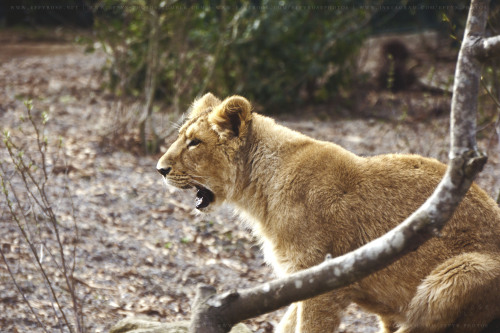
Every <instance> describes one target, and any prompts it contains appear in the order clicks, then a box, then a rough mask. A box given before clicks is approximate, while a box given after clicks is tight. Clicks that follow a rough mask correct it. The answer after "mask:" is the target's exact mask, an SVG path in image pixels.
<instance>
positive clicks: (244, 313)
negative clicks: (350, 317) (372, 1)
mask: <svg viewBox="0 0 500 333" xmlns="http://www.w3.org/2000/svg"><path fill="white" fill-rule="evenodd" d="M487 9H488V1H487V0H473V1H472V4H471V7H470V11H469V16H468V19H467V26H466V31H465V34H464V40H463V43H462V47H461V49H460V53H459V56H458V62H457V67H456V72H455V83H454V88H453V91H454V93H453V98H452V106H451V108H452V110H451V147H450V162H449V164H448V169H447V171H446V174H445V176H444V178H443V180H442V181H441V182H440V184H439V185H438V187H437V189H436V190H435V192H434V193H433V194H432V195H431V197H430V198H429V199H428V200H427V201H426V202H425V203H424V204H423V205H422V206H421V207H420V208H419V209H418V210H417V211H416V212H414V213H413V214H412V215H411V216H410V217H408V218H407V219H406V220H405V221H404V222H403V223H401V224H400V225H399V226H397V227H396V228H394V229H393V230H391V231H389V232H388V233H387V234H385V235H384V236H382V237H380V238H378V239H375V240H373V241H372V242H370V243H368V244H366V245H364V246H362V247H361V248H359V249H357V250H355V251H353V252H350V253H348V254H345V255H343V256H340V257H337V258H335V259H328V260H326V261H325V262H323V263H322V264H320V265H318V266H314V267H311V268H309V269H306V270H304V271H300V272H298V273H295V274H292V275H290V276H287V277H285V278H282V279H277V280H273V281H271V282H268V283H265V284H262V285H260V286H257V287H254V288H251V289H246V290H241V291H229V292H226V293H224V294H221V295H217V294H215V289H214V288H213V287H208V286H201V287H200V289H199V290H198V294H197V297H196V299H195V302H194V307H193V315H192V319H191V325H190V332H197V333H225V332H229V330H230V329H231V327H232V326H233V325H234V324H236V323H238V322H239V321H242V320H244V319H248V318H252V317H255V316H257V315H260V314H263V313H267V312H270V311H273V310H276V309H278V308H280V307H282V306H285V305H287V304H290V303H293V302H297V301H301V300H305V299H308V298H311V297H314V296H317V295H320V294H322V293H326V292H328V291H331V290H334V289H337V288H340V287H344V286H347V285H349V284H351V283H353V282H355V281H358V280H360V279H362V278H364V277H366V276H368V275H369V274H371V273H373V272H376V271H377V270H380V269H382V268H384V267H386V266H388V265H389V264H391V263H392V262H394V261H396V260H397V259H399V258H400V257H402V256H403V255H405V254H407V253H409V252H412V251H414V250H416V249H417V248H418V247H419V246H420V245H422V244H423V243H425V242H426V241H427V240H429V239H430V238H432V237H433V236H435V235H438V234H439V232H440V230H441V229H442V228H443V227H444V225H445V224H446V222H447V221H448V219H449V218H450V217H451V216H452V214H453V212H454V210H455V209H456V208H457V207H458V205H459V204H460V202H461V200H462V198H463V197H464V196H465V194H466V193H467V191H468V189H469V187H470V186H471V184H472V181H473V179H474V177H475V176H476V175H477V174H478V173H479V172H480V171H481V170H482V167H483V166H484V164H485V163H486V156H484V155H482V154H480V153H479V152H478V150H477V144H476V137H475V131H476V112H477V96H478V91H479V78H480V70H481V68H480V62H479V57H478V56H477V55H478V54H479V53H481V52H483V51H480V50H481V49H483V50H487V51H484V54H492V52H498V51H499V50H498V46H497V44H500V43H499V42H498V40H499V37H492V38H488V39H482V38H481V36H483V34H484V30H485V25H486V18H487V12H488V10H487ZM485 44H486V45H487V47H486V46H485ZM478 45H481V46H478ZM491 45H493V46H491ZM490 52H491V53H490Z"/></svg>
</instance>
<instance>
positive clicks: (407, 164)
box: [157, 94, 500, 333]
mask: <svg viewBox="0 0 500 333" xmlns="http://www.w3.org/2000/svg"><path fill="white" fill-rule="evenodd" d="M194 139H197V140H200V141H201V143H200V144H198V145H196V146H194V147H192V146H189V147H188V145H189V142H191V141H190V140H194ZM157 167H158V169H167V168H170V169H168V170H169V171H170V170H171V171H170V172H169V173H168V174H167V175H166V180H167V182H168V183H170V184H172V185H174V186H177V187H180V188H188V187H190V186H203V187H205V188H207V189H209V190H211V191H212V192H213V193H214V195H215V198H214V201H213V203H212V205H214V204H221V203H223V202H228V203H230V204H232V205H234V206H235V207H236V209H237V210H238V211H239V212H240V213H241V215H242V216H243V217H244V219H245V220H246V221H247V223H248V224H249V225H250V227H251V228H252V230H253V232H254V233H255V234H256V236H257V237H258V239H259V240H260V241H261V242H262V247H263V249H264V252H265V257H266V260H267V261H268V262H269V263H270V264H271V265H272V266H273V268H274V269H275V271H276V272H277V274H278V275H286V274H290V273H293V272H296V271H298V270H301V269H304V268H307V267H310V266H312V265H316V264H318V263H320V262H322V261H323V260H324V258H325V256H326V254H331V255H332V256H338V255H341V254H344V253H346V252H349V251H351V250H354V249H356V248H358V247H359V246H361V245H363V244H365V243H367V242H369V241H370V240H372V239H374V238H376V237H378V236H381V235H383V234H384V233H386V232H387V231H388V230H390V229H391V228H393V227H395V226H396V225H397V224H398V223H400V222H401V221H403V220H404V219H405V218H406V217H408V216H409V215H410V214H411V213H412V212H413V211H414V210H415V209H417V208H418V207H419V206H420V205H421V204H422V203H423V202H424V201H425V199H426V198H427V197H428V196H429V195H430V194H431V193H432V191H433V190H434V189H435V187H436V185H437V184H438V182H439V181H440V179H441V177H442V176H443V174H444V171H445V168H446V167H445V165H443V164H442V163H440V162H438V161H436V160H433V159H429V158H424V157H421V156H417V155H382V156H376V157H370V158H362V157H359V156H356V155H354V154H352V153H351V152H349V151H347V150H345V149H343V148H341V147H339V146H338V145H335V144H333V143H330V142H322V141H318V140H314V139H312V138H309V137H307V136H305V135H302V134H300V133H297V132H295V131H292V130H290V129H288V128H285V127H283V126H280V125H277V124H276V123H275V122H274V121H273V120H272V119H270V118H267V117H264V116H262V115H259V114H257V113H252V112H251V106H250V103H249V102H248V101H247V100H245V99H244V98H243V97H239V96H235V97H230V98H228V99H226V100H224V101H223V102H219V101H218V100H217V99H216V98H215V97H214V96H213V95H211V94H207V95H205V96H204V97H202V98H201V99H200V100H198V101H196V102H195V104H194V107H193V111H192V113H191V116H190V118H189V119H188V121H187V122H186V123H185V124H184V126H183V127H182V128H181V129H180V131H179V137H178V139H177V140H176V141H175V143H174V144H173V145H172V146H171V147H170V148H169V150H168V151H167V152H166V153H165V155H164V156H163V157H162V158H161V159H160V160H159V162H158V166H157ZM208 208H210V207H208ZM350 302H356V303H358V304H359V305H361V306H362V307H364V308H366V309H367V310H369V311H372V312H374V313H377V314H378V315H379V316H380V317H381V319H382V321H383V324H384V327H385V328H384V331H385V332H393V331H395V330H396V329H397V330H398V331H397V332H399V333H409V332H421V333H425V332H429V333H430V332H480V331H481V329H482V328H484V327H485V326H486V325H487V324H488V323H489V322H490V321H492V320H493V319H495V318H500V209H499V208H498V207H497V205H496V203H495V202H494V201H493V200H492V199H490V198H489V197H488V195H487V194H486V193H485V192H484V191H482V190H481V189H480V188H479V187H477V186H476V185H473V186H472V187H471V189H470V190H469V192H468V194H467V195H466V197H465V199H464V201H463V202H462V204H461V205H460V207H459V208H458V210H457V212H456V213H455V214H454V216H453V218H452V219H451V220H450V221H449V222H448V224H447V225H446V227H445V228H444V230H443V232H442V237H440V238H435V239H432V240H430V241H429V242H427V243H426V244H425V245H423V246H422V247H420V248H419V249H418V250H417V251H415V252H412V253H410V254H408V255H407V256H405V257H404V258H402V259H401V260H399V261H397V262H396V263H394V264H392V265H390V266H389V267H387V268H385V269H383V270H381V271H380V272H378V273H376V274H373V275H371V276H369V277H367V278H365V279H363V280H361V281H359V282H357V283H355V284H353V285H351V286H349V287H346V288H342V289H340V290H336V291H333V292H331V293H328V294H325V295H322V296H319V297H316V298H313V299H310V300H307V301H304V302H299V303H297V304H294V305H292V308H291V309H290V310H289V311H288V313H287V315H286V316H285V318H284V320H283V322H282V323H281V324H280V326H279V328H278V331H279V332H296V333H297V332H304V333H316V332H318V333H323V332H334V331H335V330H336V329H337V326H338V325H339V320H340V315H341V312H342V310H343V309H345V307H346V306H347V305H348V304H349V303H350Z"/></svg>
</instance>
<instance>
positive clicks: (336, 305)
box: [295, 293, 349, 333]
mask: <svg viewBox="0 0 500 333" xmlns="http://www.w3.org/2000/svg"><path fill="white" fill-rule="evenodd" d="M348 304H349V302H347V301H345V300H342V299H341V298H340V297H339V294H337V293H328V294H325V295H321V296H318V297H314V298H311V299H309V300H306V301H303V302H300V303H298V305H297V324H296V328H295V333H325V332H326V333H330V332H337V329H338V327H339V325H340V317H341V314H342V312H343V310H344V309H345V308H346V307H347V305H348Z"/></svg>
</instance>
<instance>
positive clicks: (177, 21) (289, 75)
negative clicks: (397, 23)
mask: <svg viewBox="0 0 500 333" xmlns="http://www.w3.org/2000/svg"><path fill="white" fill-rule="evenodd" d="M230 3H231V4H230V5H229V1H228V2H226V1H224V0H218V1H187V2H186V1H185V2H174V3H173V4H170V3H169V2H168V1H156V2H155V1H150V2H147V3H146V1H144V0H124V1H120V2H117V1H111V0H104V1H102V2H100V4H102V7H97V8H96V12H95V14H96V21H95V36H96V39H97V40H98V41H100V43H101V45H102V46H103V49H104V50H105V51H106V53H107V55H108V61H107V63H106V67H105V69H104V70H105V72H106V73H107V74H108V78H109V80H108V83H109V87H110V88H111V89H112V90H113V91H114V92H115V93H117V94H127V95H135V96H140V95H142V94H143V93H144V91H145V87H146V86H147V84H146V82H147V81H148V75H147V73H148V64H150V63H151V61H152V58H151V47H150V45H151V43H157V45H158V50H157V53H156V54H153V56H154V57H155V59H156V60H157V65H156V66H155V70H154V74H155V75H156V84H155V90H154V94H155V95H154V96H155V97H156V99H161V100H162V101H164V102H165V103H167V104H170V105H173V106H174V107H175V108H176V109H177V108H180V109H185V106H186V105H188V103H190V102H191V101H192V100H193V98H194V97H195V96H197V95H200V94H202V93H204V92H205V91H213V92H215V93H216V94H218V95H220V96H226V95H230V94H242V95H245V96H247V97H249V98H251V99H252V100H253V101H255V102H257V103H259V104H261V105H264V106H267V107H269V106H282V105H286V104H291V103H298V102H301V101H308V102H310V101H325V100H328V99H330V98H333V97H336V96H337V95H338V93H339V92H341V91H348V89H349V86H350V84H351V81H352V68H353V66H352V62H353V59H354V57H353V55H354V54H355V52H356V51H357V49H358V47H359V46H360V44H361V42H362V40H363V38H364V37H365V36H366V32H367V29H366V27H367V21H368V18H367V14H366V12H365V10H363V9H362V8H361V7H360V6H350V5H349V4H351V2H347V1H333V2H329V4H328V5H324V6H321V5H315V4H313V2H312V1H310V2H308V3H307V4H304V3H300V4H299V5H297V4H295V3H293V4H292V3H290V4H289V3H288V2H287V1H280V2H279V3H278V2H276V1H269V0H262V1H239V2H236V3H237V5H235V2H230ZM358 3H359V2H358ZM154 22H156V23H154ZM154 26H156V27H157V28H158V33H157V34H156V35H155V34H153V33H151V32H152V31H153V30H154V29H155V27H154ZM155 36H156V37H155ZM273 110H274V109H273Z"/></svg>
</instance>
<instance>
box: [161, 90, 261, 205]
mask: <svg viewBox="0 0 500 333" xmlns="http://www.w3.org/2000/svg"><path fill="white" fill-rule="evenodd" d="M251 118H252V113H251V105H250V103H249V102H248V101H247V100H246V99H245V98H243V97H240V96H232V97H229V98H226V99H225V100H224V101H222V102H221V101H220V100H219V99H218V98H216V97H215V96H214V95H212V94H210V93H208V94H206V95H205V96H203V97H202V98H200V99H198V100H196V101H195V102H194V104H193V106H192V111H191V113H190V114H189V116H188V118H187V120H186V122H185V123H184V125H183V126H182V127H181V128H180V130H179V136H178V138H177V139H176V140H175V142H174V143H173V144H172V146H170V148H169V149H168V150H167V152H166V153H165V154H164V155H163V156H162V157H161V158H160V160H159V161H158V164H157V166H156V168H157V170H158V172H159V173H160V174H161V175H162V176H163V177H164V178H165V180H166V182H167V183H168V184H170V185H173V186H175V187H178V188H182V189H188V188H196V189H197V194H196V208H197V209H199V210H204V209H206V208H207V207H208V206H209V205H211V204H214V203H222V202H223V201H224V200H225V199H226V198H227V197H228V195H229V194H230V192H231V191H232V189H233V186H234V182H235V181H236V172H237V165H236V164H235V160H236V159H235V155H236V154H237V152H238V151H239V150H240V148H241V147H242V145H243V143H244V141H245V134H246V130H247V128H248V124H249V122H250V120H251Z"/></svg>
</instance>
